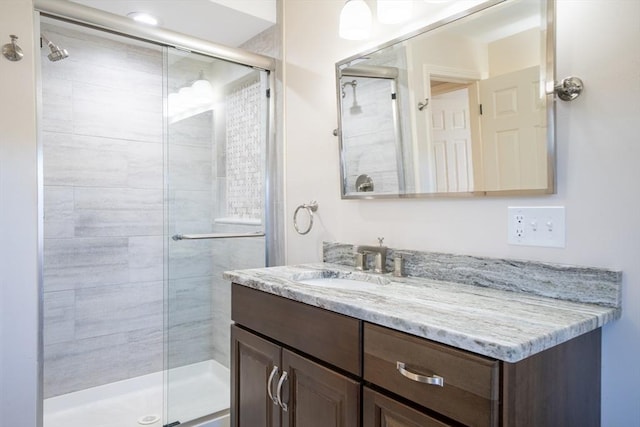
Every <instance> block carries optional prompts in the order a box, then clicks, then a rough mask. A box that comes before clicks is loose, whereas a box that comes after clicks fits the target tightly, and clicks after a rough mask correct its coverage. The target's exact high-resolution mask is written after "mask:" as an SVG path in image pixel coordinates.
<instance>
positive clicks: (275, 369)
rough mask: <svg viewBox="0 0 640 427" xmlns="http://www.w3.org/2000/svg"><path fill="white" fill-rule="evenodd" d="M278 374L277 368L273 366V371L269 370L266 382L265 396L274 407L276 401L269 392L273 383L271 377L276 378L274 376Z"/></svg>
mask: <svg viewBox="0 0 640 427" xmlns="http://www.w3.org/2000/svg"><path fill="white" fill-rule="evenodd" d="M277 373H278V367H277V366H275V365H274V366H273V369H272V370H271V375H269V379H268V380H267V394H268V395H269V398H270V399H271V401H272V402H273V404H274V405H276V406H278V400H277V399H276V398H275V397H273V393H272V392H271V389H272V388H273V387H272V385H271V384H272V383H273V377H275V376H276V374H277Z"/></svg>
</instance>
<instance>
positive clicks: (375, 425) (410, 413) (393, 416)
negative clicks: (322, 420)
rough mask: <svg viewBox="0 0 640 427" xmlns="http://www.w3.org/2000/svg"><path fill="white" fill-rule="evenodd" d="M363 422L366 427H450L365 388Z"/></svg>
mask: <svg viewBox="0 0 640 427" xmlns="http://www.w3.org/2000/svg"><path fill="white" fill-rule="evenodd" d="M362 420H363V424H362V425H363V426H366V427H390V426H393V427H450V426H451V425H450V424H445V423H443V422H441V421H438V420H436V419H435V418H432V417H430V416H428V415H426V414H424V413H422V412H420V411H417V410H415V409H413V408H410V407H408V406H406V405H403V404H402V403H399V402H397V401H395V400H393V399H390V398H388V397H386V396H384V395H382V394H380V393H377V392H375V391H373V390H371V389H370V388H368V387H364V390H363V400H362Z"/></svg>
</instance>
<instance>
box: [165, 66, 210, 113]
mask: <svg viewBox="0 0 640 427" xmlns="http://www.w3.org/2000/svg"><path fill="white" fill-rule="evenodd" d="M213 103H214V93H213V86H211V83H210V82H209V81H208V80H207V79H206V78H205V77H204V72H202V71H200V75H199V76H198V79H197V80H196V81H194V82H193V83H191V84H187V85H185V86H183V87H181V88H180V89H179V90H178V91H177V92H174V93H170V94H169V97H168V107H169V117H172V118H176V117H182V118H184V117H189V116H191V115H194V114H198V113H201V112H202V111H206V110H209V109H211V107H212V105H213Z"/></svg>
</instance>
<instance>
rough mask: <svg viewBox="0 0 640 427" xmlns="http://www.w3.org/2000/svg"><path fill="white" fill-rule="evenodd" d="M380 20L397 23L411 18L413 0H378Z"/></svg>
mask: <svg viewBox="0 0 640 427" xmlns="http://www.w3.org/2000/svg"><path fill="white" fill-rule="evenodd" d="M377 5H378V21H380V22H382V23H383V24H397V23H400V22H404V21H407V20H408V19H409V18H411V12H412V11H413V1H411V0H378V3H377Z"/></svg>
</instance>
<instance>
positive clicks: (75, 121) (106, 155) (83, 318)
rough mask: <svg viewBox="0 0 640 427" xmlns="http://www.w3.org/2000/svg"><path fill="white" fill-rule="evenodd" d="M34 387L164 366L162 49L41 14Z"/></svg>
mask: <svg viewBox="0 0 640 427" xmlns="http://www.w3.org/2000/svg"><path fill="white" fill-rule="evenodd" d="M42 31H43V33H44V34H46V35H47V36H48V37H49V38H50V39H51V40H53V41H54V42H55V43H57V44H59V45H61V46H63V47H65V48H66V49H67V50H68V51H69V53H70V57H69V58H67V59H65V60H63V61H59V62H50V61H48V60H47V58H46V52H45V49H43V50H42V87H43V120H42V141H43V165H44V184H45V187H44V214H45V218H44V395H45V397H50V396H55V395H59V394H63V393H67V392H70V391H75V390H79V389H83V388H86V387H91V386H95V385H99V384H104V383H108V382H112V381H117V380H121V379H124V378H128V377H130V376H135V375H139V374H143V373H149V372H153V371H157V370H160V369H162V367H163V293H164V286H163V274H164V273H163V232H164V230H163V218H164V212H163V197H164V193H163V191H164V190H163V150H162V142H163V137H162V132H163V124H162V123H163V119H162V81H163V77H162V72H163V68H162V52H161V51H160V49H159V48H156V47H153V46H151V47H148V46H141V45H139V44H124V43H121V42H119V41H116V40H111V39H106V38H101V37H96V36H95V35H93V34H92V33H90V34H84V33H82V34H79V33H76V32H75V31H74V30H70V29H66V28H62V27H58V26H52V25H47V24H43V27H42Z"/></svg>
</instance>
